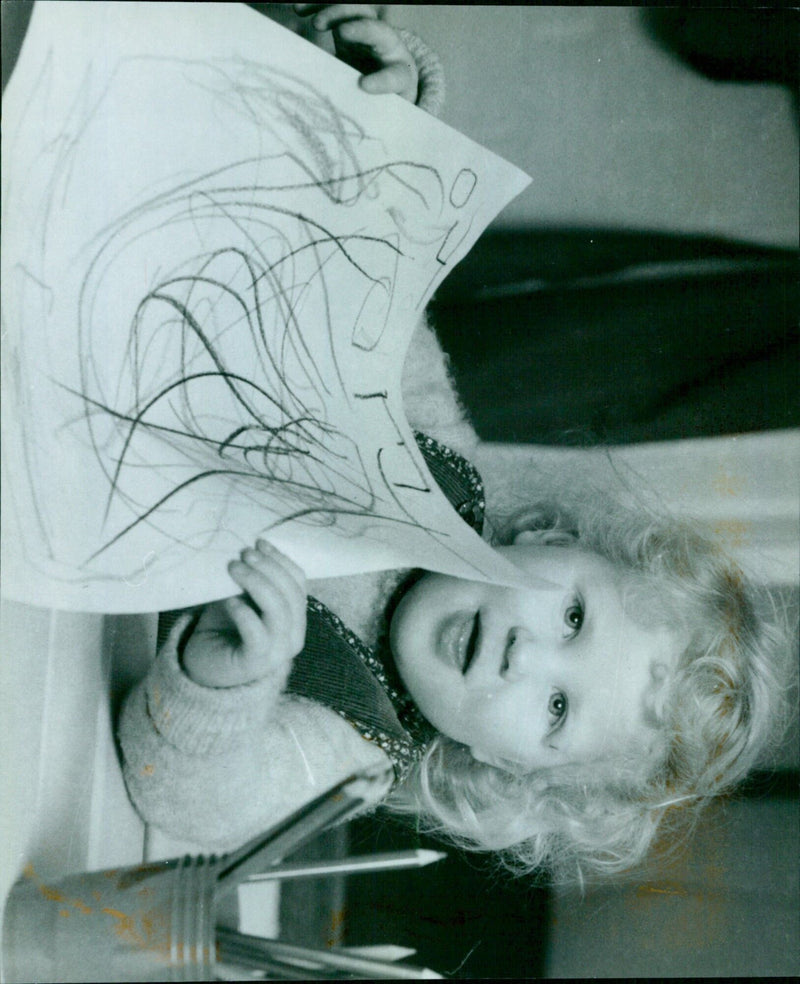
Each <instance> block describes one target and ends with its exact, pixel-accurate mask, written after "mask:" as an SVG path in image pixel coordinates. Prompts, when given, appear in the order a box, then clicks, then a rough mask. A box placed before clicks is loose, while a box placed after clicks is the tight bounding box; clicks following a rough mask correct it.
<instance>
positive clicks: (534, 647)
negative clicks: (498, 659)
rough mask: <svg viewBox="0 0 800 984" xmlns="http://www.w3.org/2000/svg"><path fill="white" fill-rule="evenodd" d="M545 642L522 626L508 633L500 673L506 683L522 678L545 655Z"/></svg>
mask: <svg viewBox="0 0 800 984" xmlns="http://www.w3.org/2000/svg"><path fill="white" fill-rule="evenodd" d="M546 648H547V647H546V642H545V640H543V639H541V638H539V637H537V636H536V635H534V633H533V632H532V631H531V630H530V629H527V628H524V627H522V626H520V627H518V628H513V629H511V631H510V632H509V633H508V637H507V640H506V649H505V652H504V654H503V662H502V666H501V670H500V675H501V676H502V678H503V679H504V680H506V681H507V682H508V683H513V682H514V681H515V680H524V679H526V678H527V677H529V676H530V675H531V673H533V672H534V670H535V669H536V666H537V663H541V661H542V659H543V657H545V656H546V653H545V650H546Z"/></svg>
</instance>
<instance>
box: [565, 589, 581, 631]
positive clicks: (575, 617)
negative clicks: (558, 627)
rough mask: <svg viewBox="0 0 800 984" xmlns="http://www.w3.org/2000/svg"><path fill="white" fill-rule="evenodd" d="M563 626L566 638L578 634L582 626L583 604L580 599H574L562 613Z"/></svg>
mask: <svg viewBox="0 0 800 984" xmlns="http://www.w3.org/2000/svg"><path fill="white" fill-rule="evenodd" d="M564 625H565V626H566V628H567V632H566V635H567V636H568V637H569V636H574V635H577V634H578V633H579V632H580V630H581V626H582V625H583V602H582V601H581V600H580V598H576V599H575V601H574V602H573V603H572V604H571V605H570V606H569V608H567V610H566V611H565V612H564Z"/></svg>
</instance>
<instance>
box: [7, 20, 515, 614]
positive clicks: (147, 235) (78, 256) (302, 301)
mask: <svg viewBox="0 0 800 984" xmlns="http://www.w3.org/2000/svg"><path fill="white" fill-rule="evenodd" d="M237 6H238V5H237ZM59 8H60V9H59ZM65 8H66V9H65ZM226 8H227V9H226ZM187 20H189V18H187V17H186V8H185V5H181V4H155V5H151V4H124V5H119V4H105V3H76V4H65V5H60V4H37V6H36V7H35V9H34V14H33V19H32V23H31V27H30V32H29V36H28V38H27V39H26V42H25V46H24V47H23V52H22V56H21V57H20V61H19V63H18V65H17V69H16V71H15V75H14V77H13V78H12V83H11V86H10V87H9V90H8V93H7V100H6V102H5V103H4V129H5V140H4V156H5V160H4V167H3V215H4V225H5V232H4V249H3V293H4V307H3V331H4V335H5V346H4V348H5V353H4V378H3V385H4V395H6V396H7V397H8V401H7V402H8V403H9V406H8V407H6V408H5V409H4V485H5V490H6V497H5V500H6V505H7V507H8V508H7V510H4V529H3V542H4V563H5V562H6V561H8V562H9V563H10V569H9V568H8V567H6V572H5V577H4V590H6V591H7V592H8V593H10V594H11V595H12V596H13V597H17V598H18V599H20V600H27V601H30V602H33V603H39V604H48V605H53V606H57V607H76V608H83V609H101V610H108V611H124V610H138V611H145V610H152V609H164V608H167V607H173V606H176V605H181V604H189V603H197V602H200V601H204V600H207V599H208V598H211V597H214V596H219V595H221V594H225V593H227V592H228V591H229V590H230V587H231V585H230V584H229V583H226V579H225V576H224V564H225V561H227V559H229V558H230V557H231V556H233V555H234V553H235V552H236V551H237V550H238V549H240V547H241V546H242V545H244V544H246V543H249V542H252V540H253V539H254V538H255V536H256V535H261V534H266V535H267V536H269V537H270V538H271V539H273V540H274V542H276V543H278V544H279V545H280V546H281V547H282V548H283V549H285V550H287V552H289V553H290V554H292V555H293V556H294V557H295V558H296V559H297V560H298V561H299V562H300V563H301V564H302V565H303V566H304V567H305V568H306V570H307V573H309V574H310V575H311V576H315V575H316V576H321V575H323V574H327V575H333V574H336V573H348V572H353V571H357V570H368V569H377V568H380V567H388V566H415V565H420V564H424V565H425V566H429V567H433V568H435V569H440V570H446V571H451V572H453V573H461V574H464V575H468V576H479V577H483V576H494V577H502V576H508V571H507V569H506V568H505V565H503V564H501V563H500V561H499V560H496V559H495V555H494V554H493V553H492V552H491V551H489V549H488V548H487V547H486V546H485V545H484V544H483V543H482V542H481V541H480V539H479V538H478V537H477V536H474V535H472V534H470V533H469V532H468V531H467V530H466V528H465V527H464V524H463V523H461V521H460V520H458V519H457V518H456V517H455V516H454V514H453V513H452V510H451V509H450V507H449V506H448V505H447V503H446V500H444V498H443V497H442V496H441V494H440V493H439V491H438V489H437V488H436V486H435V484H434V483H433V482H432V479H431V478H430V476H429V475H428V473H427V470H426V468H425V466H424V463H423V461H422V459H421V457H420V455H419V453H418V451H417V448H416V445H415V443H414V440H413V436H412V434H411V432H410V430H409V427H408V424H407V422H406V420H405V417H404V413H403V408H402V402H401V399H400V393H399V380H400V369H401V367H402V362H403V358H404V353H405V351H406V348H407V345H408V342H409V338H410V335H411V332H412V330H413V327H414V325H415V323H416V320H417V319H418V317H419V315H420V312H421V309H422V307H423V305H424V304H425V303H426V302H427V299H428V297H429V296H430V294H431V292H432V290H433V289H434V288H435V286H436V285H437V284H438V283H439V282H440V280H441V279H442V277H443V276H444V275H445V274H446V272H447V270H448V269H449V267H450V266H451V265H452V263H453V262H455V261H456V260H457V259H458V258H460V257H461V256H462V255H463V253H464V252H465V251H466V250H467V249H468V248H469V246H470V245H471V244H472V242H473V241H474V239H475V238H476V236H477V234H478V232H479V231H480V229H482V228H483V227H484V226H485V224H486V222H487V221H488V220H489V219H490V218H491V217H492V215H493V214H494V213H495V212H496V211H497V210H498V209H499V208H500V207H502V204H504V203H505V201H507V200H508V199H509V198H510V197H511V196H512V195H513V194H514V193H516V192H517V191H519V190H520V188H521V187H522V186H524V183H525V179H524V176H522V175H520V173H519V172H517V171H516V170H515V169H513V168H511V167H510V166H509V165H506V164H505V163H504V162H502V161H498V160H497V159H496V158H493V157H492V156H491V155H488V154H487V153H486V152H483V151H480V148H475V146H474V145H473V144H470V143H469V142H468V141H466V140H464V139H463V138H460V137H458V135H457V134H453V133H452V131H449V130H447V129H446V128H444V127H442V126H441V125H439V124H436V123H435V122H434V121H429V120H427V119H424V120H420V117H421V116H423V115H424V114H421V113H419V112H418V111H416V110H414V109H413V108H412V107H408V106H405V105H399V100H391V102H390V104H389V105H390V106H391V108H392V110H393V112H395V113H396V114H397V117H398V120H399V122H398V121H395V122H394V123H393V124H392V125H388V126H387V124H386V123H385V122H382V121H381V117H380V116H379V115H376V113H375V104H374V103H373V105H372V106H370V105H369V102H368V97H365V96H363V94H361V93H357V92H356V91H355V85H354V82H353V79H352V78H351V76H350V75H349V74H347V70H345V75H344V76H341V71H342V66H340V65H338V64H337V63H335V62H333V60H332V59H329V58H328V57H327V56H325V55H323V54H322V53H320V52H317V51H316V50H315V49H313V48H311V47H310V46H308V45H307V44H306V43H305V42H303V41H301V40H299V39H297V38H295V37H293V36H291V35H288V36H287V35H286V32H284V31H282V30H281V29H280V28H277V27H275V26H274V25H272V24H270V23H269V22H267V21H266V20H265V19H263V18H259V17H258V16H257V15H255V14H253V12H252V11H247V10H243V9H234V8H233V5H230V6H229V5H224V4H222V5H218V4H210V5H205V4H204V5H201V6H200V7H199V8H197V9H196V10H195V11H193V12H192V17H191V18H190V20H191V23H187ZM166 38H168V39H169V40H168V42H167V41H165V40H164V39H166ZM229 38H235V39H236V46H235V47H234V48H233V49H232V50H231V51H230V52H229V51H228V50H227V48H226V42H227V41H228V39H229ZM242 39H244V41H243V40H242ZM255 51H260V52H262V53H263V52H269V58H265V57H263V55H262V57H260V58H258V59H256V58H254V57H252V56H253V54H254V52H255ZM98 52H101V53H102V54H98ZM301 56H302V57H301ZM298 58H300V63H302V65H303V70H301V71H298V70H297V67H298V64H300V63H299V62H298ZM291 66H294V69H295V70H294V71H291V70H290V67H291ZM307 66H311V67H310V68H309V67H307ZM340 76H341V77H340ZM343 90H344V91H346V93H347V95H346V96H342V95H341V92H342V91H343ZM350 104H352V110H351V108H350ZM382 104H383V112H384V113H385V107H386V105H387V102H386V101H385V100H383V101H382ZM343 107H347V108H343ZM393 126H394V128H396V129H397V130H398V133H399V136H393ZM403 126H406V127H412V128H416V129H417V130H419V129H420V128H422V129H423V130H425V129H426V128H431V127H432V128H433V131H434V137H433V138H429V140H430V142H431V143H432V145H433V146H436V144H437V141H438V144H440V145H441V146H440V149H439V150H438V151H436V152H434V151H430V150H428V151H427V152H425V153H421V152H420V147H421V144H420V141H419V139H417V140H412V141H410V142H411V144H413V146H412V147H411V148H410V150H408V151H407V152H405V153H404V150H405V149H406V147H407V145H408V144H409V141H408V140H407V139H404V138H403V135H402V132H403ZM443 133H444V134H446V136H443ZM423 135H424V134H423ZM487 189H491V190H490V191H487ZM6 513H8V514H10V516H9V515H7V514H6ZM332 555H333V557H335V558H336V565H337V566H336V567H334V566H333V565H332V564H331V560H330V558H331V556H332ZM321 557H324V558H325V560H324V563H322V562H321V561H320V558H321Z"/></svg>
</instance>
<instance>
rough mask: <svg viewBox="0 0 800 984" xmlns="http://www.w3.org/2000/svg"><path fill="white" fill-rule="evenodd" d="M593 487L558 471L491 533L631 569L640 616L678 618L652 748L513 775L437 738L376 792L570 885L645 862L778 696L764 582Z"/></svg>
mask: <svg viewBox="0 0 800 984" xmlns="http://www.w3.org/2000/svg"><path fill="white" fill-rule="evenodd" d="M565 485H566V487H567V488H569V489H570V492H569V494H568V495H567V496H565V495H564V492H563V489H564V487H565ZM555 486H558V492H557V493H556V492H555V488H554V487H555ZM600 491H601V490H599V489H597V488H596V487H591V486H589V485H587V484H586V483H582V482H581V481H577V480H576V481H571V482H569V483H565V482H564V476H563V475H562V476H561V477H560V479H558V480H557V481H554V482H553V483H551V490H550V491H545V493H543V495H542V497H541V498H540V500H539V501H538V502H536V503H535V505H533V506H531V507H528V508H525V509H518V510H516V511H514V512H513V513H512V514H510V515H508V516H507V517H506V518H505V520H504V521H502V522H499V523H498V524H497V525H496V526H495V531H494V534H493V536H492V540H493V542H494V543H496V544H508V543H511V542H513V540H514V538H515V537H516V536H517V535H518V534H519V533H520V532H522V531H542V533H543V535H544V534H547V533H549V535H550V537H551V538H552V533H553V531H557V532H558V533H559V534H560V536H561V538H568V539H570V540H572V541H574V542H576V543H577V544H579V545H580V546H581V547H582V548H584V549H588V550H592V551H595V552H596V553H598V554H600V555H601V556H603V557H605V558H607V559H608V560H610V561H612V562H613V563H615V564H617V565H619V566H620V567H621V568H622V569H623V570H625V571H626V572H628V575H629V576H628V578H627V580H628V582H629V584H628V592H629V593H628V596H627V597H628V598H633V600H634V601H638V602H640V605H639V608H640V610H641V611H642V612H643V613H644V614H645V616H646V618H647V622H648V624H654V623H660V624H664V625H667V624H669V625H672V626H676V625H678V626H680V627H681V628H682V629H683V630H684V632H683V635H684V638H686V639H688V643H687V644H686V646H685V649H684V650H683V652H682V653H681V655H680V658H679V661H678V665H677V670H676V672H675V674H674V677H673V680H672V684H671V687H670V693H669V698H668V702H667V706H666V708H665V710H664V712H663V714H662V718H661V725H660V727H661V739H662V740H661V743H660V746H659V747H660V753H659V754H658V757H657V760H655V761H652V762H650V763H648V764H647V768H643V763H642V761H641V759H640V760H639V761H634V760H633V759H631V758H630V754H631V753H629V752H628V753H625V752H620V753H619V755H618V756H617V757H616V758H615V759H613V760H609V761H607V762H606V763H604V765H605V767H601V768H598V766H597V763H593V764H592V765H591V767H588V766H575V767H566V768H565V767H560V768H553V769H547V770H536V771H534V772H532V773H530V774H528V775H524V776H519V775H512V774H510V773H508V772H505V771H502V770H500V769H498V768H496V767H493V766H490V765H486V764H483V763H480V762H477V761H475V760H474V759H473V758H472V755H471V754H470V752H469V749H467V748H466V747H464V746H463V745H460V744H459V743H457V742H455V741H452V740H451V739H449V738H447V737H445V736H443V735H439V736H437V737H436V739H435V740H434V741H433V742H432V744H431V745H430V746H429V748H428V750H427V752H426V754H425V756H424V758H423V760H422V761H421V762H420V763H419V764H418V766H417V767H416V768H415V770H414V771H413V772H412V773H411V775H410V776H409V777H408V779H407V780H406V781H405V782H404V783H403V785H402V786H401V787H399V788H398V789H397V790H396V791H395V792H394V793H393V795H392V796H391V797H390V798H389V801H388V802H387V804H386V806H387V807H388V808H389V809H390V810H392V811H393V812H398V813H413V814H416V815H417V816H418V817H419V824H420V826H421V827H422V828H423V829H425V830H427V831H429V832H432V833H436V834H438V835H440V836H444V837H446V838H447V839H449V840H451V841H453V842H455V843H457V844H459V845H461V846H462V847H464V848H467V849H469V850H473V851H474V850H478V851H497V852H499V854H500V859H501V861H502V862H503V863H504V864H505V866H506V867H508V868H510V869H511V870H513V871H515V872H517V873H530V872H533V871H536V870H541V869H546V870H547V873H548V875H549V876H550V878H551V879H553V880H555V881H578V882H581V883H582V882H583V881H585V880H586V879H588V878H592V877H598V876H609V875H614V874H618V873H620V872H623V871H625V870H627V869H630V868H631V867H633V866H635V865H636V864H638V863H639V862H640V861H642V859H643V858H644V857H645V855H646V854H647V852H648V850H649V848H650V846H651V844H652V843H653V840H654V838H655V836H656V832H657V831H659V829H662V830H663V829H665V828H666V829H667V830H668V831H671V830H672V829H673V828H675V827H676V826H677V825H678V824H683V823H685V822H686V821H687V820H689V821H691V820H692V819H693V818H695V817H696V816H697V812H698V809H699V808H701V807H702V806H703V805H704V804H705V803H707V802H708V800H710V799H711V798H712V797H714V796H716V795H718V794H720V793H722V792H725V791H726V790H729V789H731V788H732V787H733V786H735V785H736V784H737V783H738V782H740V781H741V780H742V779H743V778H744V777H745V775H746V774H747V773H748V771H749V770H750V769H751V768H752V767H753V765H754V763H755V761H756V759H757V757H758V756H759V755H760V754H761V753H762V752H763V750H764V749H765V747H767V746H768V745H769V743H770V740H771V737H773V736H775V735H776V734H777V732H778V731H779V730H780V729H781V728H782V726H783V724H784V721H785V717H786V714H785V712H786V709H787V706H788V705H787V701H786V693H787V690H788V685H787V679H788V678H787V672H788V666H789V661H788V659H786V658H785V656H787V655H788V649H789V647H788V646H787V644H786V643H787V636H788V634H787V631H786V627H785V624H784V619H782V617H781V613H780V612H779V611H776V610H775V607H774V604H773V606H772V609H771V610H770V608H769V605H768V604H766V601H768V599H769V595H768V592H766V590H765V589H759V588H758V587H757V586H756V585H754V584H752V583H749V582H748V580H747V579H746V578H745V576H744V574H743V572H742V571H741V570H740V569H739V567H738V566H737V565H736V564H735V563H733V561H731V560H730V558H728V557H727V556H726V555H725V554H724V553H723V552H722V550H721V549H720V548H719V547H718V546H717V545H716V544H715V543H714V542H712V541H711V540H710V539H708V538H707V537H706V536H704V535H702V534H701V533H700V532H698V531H697V530H696V529H694V528H693V527H691V526H690V525H688V524H686V523H679V522H675V521H674V520H671V519H668V518H666V517H665V516H664V515H663V514H661V515H659V514H658V513H657V512H656V511H654V510H653V509H652V508H650V507H644V508H643V507H642V503H641V500H639V501H637V502H635V503H633V504H631V503H629V502H626V501H625V496H624V494H621V493H620V494H617V495H616V496H614V497H612V496H611V495H610V494H609V490H608V489H607V488H606V489H603V490H602V494H599V493H600ZM636 607H637V606H636V605H634V606H633V609H634V611H635V610H636ZM679 807H680V808H679Z"/></svg>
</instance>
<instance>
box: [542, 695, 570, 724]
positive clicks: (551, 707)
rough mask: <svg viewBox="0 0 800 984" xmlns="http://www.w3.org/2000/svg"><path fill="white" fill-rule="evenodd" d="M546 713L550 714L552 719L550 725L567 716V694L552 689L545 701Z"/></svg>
mask: <svg viewBox="0 0 800 984" xmlns="http://www.w3.org/2000/svg"><path fill="white" fill-rule="evenodd" d="M547 713H548V714H549V715H550V717H551V718H552V719H553V720H552V725H553V726H555V725H557V724H559V723H560V722H561V721H563V720H564V718H565V717H566V716H567V696H566V694H564V693H562V692H561V691H560V690H554V691H553V693H552V694H550V700H549V701H548V702H547Z"/></svg>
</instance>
